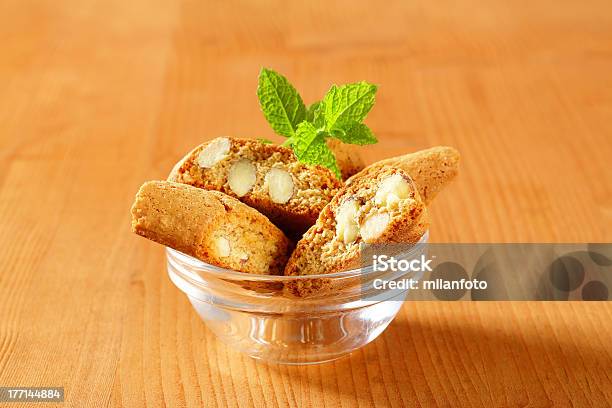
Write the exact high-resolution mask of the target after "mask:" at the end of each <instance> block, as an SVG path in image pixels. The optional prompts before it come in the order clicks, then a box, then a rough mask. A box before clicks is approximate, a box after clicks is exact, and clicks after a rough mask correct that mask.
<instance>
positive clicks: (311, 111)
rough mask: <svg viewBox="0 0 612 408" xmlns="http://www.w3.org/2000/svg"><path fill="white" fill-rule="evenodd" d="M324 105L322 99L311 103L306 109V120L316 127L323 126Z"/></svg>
mask: <svg viewBox="0 0 612 408" xmlns="http://www.w3.org/2000/svg"><path fill="white" fill-rule="evenodd" d="M323 110H324V105H323V102H322V101H318V102H315V103H313V104H312V105H310V106H309V107H308V110H307V111H306V120H307V121H309V122H310V123H312V124H313V125H315V127H316V128H322V127H324V126H325V116H324V114H323Z"/></svg>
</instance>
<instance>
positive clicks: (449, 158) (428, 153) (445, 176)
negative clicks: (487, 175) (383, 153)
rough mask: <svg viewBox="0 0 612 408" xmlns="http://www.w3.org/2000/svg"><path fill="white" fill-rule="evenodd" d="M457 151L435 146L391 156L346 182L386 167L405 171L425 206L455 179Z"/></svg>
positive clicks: (457, 164) (368, 175)
mask: <svg viewBox="0 0 612 408" xmlns="http://www.w3.org/2000/svg"><path fill="white" fill-rule="evenodd" d="M459 158H460V155H459V152H458V151H457V149H455V148H452V147H448V146H436V147H432V148H430V149H426V150H420V151H418V152H414V153H410V154H405V155H403V156H397V157H391V158H389V159H385V160H381V161H378V162H376V163H373V164H371V165H369V166H368V167H366V168H365V169H363V170H362V171H361V172H359V173H357V174H355V175H354V176H353V177H351V178H349V179H348V180H347V181H346V183H347V184H351V183H353V182H355V180H358V179H362V178H365V179H367V178H369V177H371V175H372V174H374V173H376V172H377V171H379V170H380V169H381V168H383V167H385V166H390V167H393V168H398V169H402V170H404V171H405V172H406V173H408V174H409V175H410V177H411V178H412V179H413V180H414V182H415V183H416V185H417V187H418V189H419V194H420V195H421V198H422V199H423V201H424V202H425V204H426V205H428V204H429V203H431V201H432V200H433V199H434V197H435V196H436V195H437V194H438V193H439V192H440V191H441V190H442V189H443V188H444V187H446V185H447V184H449V183H450V182H451V181H453V179H454V178H455V177H456V176H457V173H458V171H459Z"/></svg>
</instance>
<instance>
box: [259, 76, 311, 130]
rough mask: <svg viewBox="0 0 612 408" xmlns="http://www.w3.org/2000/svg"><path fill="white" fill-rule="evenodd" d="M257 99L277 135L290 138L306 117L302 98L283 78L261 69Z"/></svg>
mask: <svg viewBox="0 0 612 408" xmlns="http://www.w3.org/2000/svg"><path fill="white" fill-rule="evenodd" d="M257 97H258V98H259V105H260V106H261V110H262V111H263V114H264V116H265V117H266V120H267V121H268V123H270V126H272V129H274V131H275V132H276V133H278V134H279V135H282V136H285V137H291V136H294V135H295V130H296V129H297V126H298V124H299V123H300V122H302V121H303V120H304V118H305V117H306V106H305V105H304V101H302V97H301V96H300V94H298V92H297V91H296V90H295V88H294V87H293V85H291V84H290V83H289V81H287V78H285V77H284V76H282V75H280V74H278V73H276V72H274V71H272V70H270V69H266V68H263V69H262V70H261V72H260V74H259V83H258V86H257Z"/></svg>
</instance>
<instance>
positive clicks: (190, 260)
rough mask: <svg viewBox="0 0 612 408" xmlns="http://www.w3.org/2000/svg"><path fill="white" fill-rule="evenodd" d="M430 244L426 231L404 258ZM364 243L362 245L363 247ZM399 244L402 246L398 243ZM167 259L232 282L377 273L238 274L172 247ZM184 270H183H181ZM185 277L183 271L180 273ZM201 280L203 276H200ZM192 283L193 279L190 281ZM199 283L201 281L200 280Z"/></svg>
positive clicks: (363, 269)
mask: <svg viewBox="0 0 612 408" xmlns="http://www.w3.org/2000/svg"><path fill="white" fill-rule="evenodd" d="M428 242H429V229H428V230H426V231H425V233H424V234H423V235H422V236H421V239H419V241H418V242H416V243H415V244H412V246H411V247H410V249H409V250H408V251H406V252H405V253H403V256H411V254H413V253H419V252H420V251H421V250H422V248H423V247H424V246H425V245H427V244H428ZM362 244H363V243H360V245H362ZM397 244H401V242H398V243H397ZM166 257H167V259H168V260H169V261H170V260H171V259H172V260H177V259H178V260H179V261H180V262H181V264H183V265H184V266H187V267H188V268H189V269H190V272H203V273H204V274H205V275H212V277H217V278H223V279H231V280H243V281H245V280H248V281H260V282H291V281H293V282H295V281H296V280H297V281H301V280H313V279H346V278H355V277H365V276H367V275H368V274H370V273H373V272H375V271H374V268H373V265H368V266H366V267H360V268H354V269H348V270H345V271H340V272H334V273H327V274H316V275H290V276H285V275H258V274H252V273H247V272H238V271H235V270H232V269H226V268H222V267H220V266H216V265H212V264H209V263H206V262H204V261H201V260H199V259H196V258H194V257H192V256H189V255H186V254H184V253H182V252H180V251H177V250H176V249H172V248H170V247H166ZM181 269H183V268H181ZM178 272H179V273H181V275H183V271H178ZM198 275H199V276H200V278H202V275H200V274H198ZM189 280H190V281H192V279H189ZM198 281H199V280H198ZM193 283H196V284H197V283H201V282H193Z"/></svg>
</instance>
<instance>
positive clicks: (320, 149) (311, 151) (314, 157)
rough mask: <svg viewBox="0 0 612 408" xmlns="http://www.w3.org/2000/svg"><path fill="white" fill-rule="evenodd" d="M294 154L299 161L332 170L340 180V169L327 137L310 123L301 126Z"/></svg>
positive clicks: (303, 123)
mask: <svg viewBox="0 0 612 408" xmlns="http://www.w3.org/2000/svg"><path fill="white" fill-rule="evenodd" d="M293 152H294V153H295V156H296V157H297V158H298V160H299V161H301V162H302V163H306V164H312V165H320V166H324V167H327V168H328V169H330V170H331V171H332V172H333V173H334V175H335V176H336V177H337V178H338V179H340V177H341V175H340V169H339V168H338V163H336V157H335V156H334V153H333V152H332V151H331V150H330V149H329V147H327V143H325V136H324V135H323V134H322V133H321V132H318V131H317V128H316V127H314V125H313V124H312V123H310V122H306V121H304V122H302V123H300V124H299V126H298V129H297V132H296V137H295V140H294V142H293Z"/></svg>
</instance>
